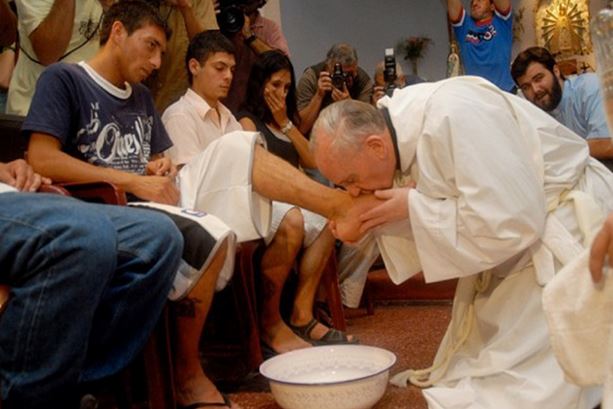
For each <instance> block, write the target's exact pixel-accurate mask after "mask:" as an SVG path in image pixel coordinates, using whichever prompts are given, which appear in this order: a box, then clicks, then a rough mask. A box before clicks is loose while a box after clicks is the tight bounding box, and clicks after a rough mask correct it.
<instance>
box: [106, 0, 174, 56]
mask: <svg viewBox="0 0 613 409" xmlns="http://www.w3.org/2000/svg"><path fill="white" fill-rule="evenodd" d="M116 21H119V22H120V23H121V24H123V26H124V27H125V28H126V30H127V31H128V35H131V34H132V33H133V32H135V31H136V30H138V29H139V28H142V27H144V26H146V25H149V24H151V25H154V26H158V27H159V28H161V29H162V30H163V31H164V34H166V39H168V38H170V34H171V30H170V27H168V24H167V23H166V21H165V20H164V19H163V18H162V17H161V16H160V13H159V11H158V10H157V9H156V8H154V7H152V6H151V5H150V4H149V3H146V2H144V1H142V0H122V1H119V2H117V3H114V4H113V5H112V6H111V7H110V8H109V9H108V10H107V11H106V13H104V17H103V18H102V24H101V26H100V45H104V44H106V42H107V41H108V40H109V37H110V35H111V27H112V26H113V23H114V22H116Z"/></svg>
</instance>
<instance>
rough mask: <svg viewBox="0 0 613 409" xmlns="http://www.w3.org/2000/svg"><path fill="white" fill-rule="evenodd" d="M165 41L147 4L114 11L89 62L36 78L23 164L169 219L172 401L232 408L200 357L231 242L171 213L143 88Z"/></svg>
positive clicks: (161, 137)
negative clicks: (176, 296) (174, 253)
mask: <svg viewBox="0 0 613 409" xmlns="http://www.w3.org/2000/svg"><path fill="white" fill-rule="evenodd" d="M167 37H168V31H167V27H166V24H165V22H164V21H163V20H162V19H161V18H160V16H159V14H158V13H157V11H156V10H155V9H153V8H152V7H151V6H149V5H148V4H147V3H145V2H142V1H123V2H120V3H116V4H114V5H113V6H112V7H111V8H110V9H109V10H108V12H107V13H106V15H105V17H104V20H103V22H102V25H101V30H100V43H101V48H100V50H99V51H98V53H97V54H96V55H95V56H94V57H93V58H92V59H91V60H89V61H87V62H82V63H79V64H78V65H77V64H61V63H60V64H55V65H53V66H50V67H49V68H48V69H47V70H45V72H44V73H43V74H42V76H41V78H40V80H39V82H38V84H37V89H36V92H35V96H34V98H33V101H32V106H31V108H30V111H29V114H28V117H27V118H26V121H25V122H24V126H23V130H24V131H25V132H28V133H30V134H31V139H30V146H29V160H30V163H31V164H32V166H33V167H34V168H35V170H36V171H37V172H40V173H41V174H43V175H45V176H47V177H50V178H52V179H54V180H57V181H63V182H69V181H73V182H78V181H83V182H86V181H93V180H104V181H108V182H112V183H114V184H116V185H118V186H119V187H120V188H122V189H123V190H125V191H126V192H127V193H128V194H129V195H132V196H135V197H137V198H139V199H141V200H146V201H152V202H156V203H146V204H145V203H142V204H141V206H143V205H147V206H150V207H154V208H157V209H158V210H163V211H165V212H166V213H167V214H168V215H169V216H170V217H171V218H172V219H173V221H175V223H176V224H177V226H178V227H179V228H180V229H181V231H182V233H183V235H184V242H185V249H184V253H183V263H182V265H181V272H182V273H183V272H184V271H187V273H186V274H185V276H186V279H185V280H184V281H187V282H182V281H180V280H175V285H176V287H177V288H175V291H181V289H183V290H185V289H184V287H187V290H188V291H189V294H188V295H187V297H186V298H184V299H182V300H181V301H180V302H178V303H175V304H174V307H175V308H173V310H174V315H175V318H176V327H177V332H176V337H177V348H176V350H175V368H174V371H175V379H176V385H177V386H176V389H177V390H176V392H177V394H176V396H177V403H178V404H179V405H180V406H186V405H191V404H195V403H207V404H208V403H212V404H218V406H219V407H237V406H236V405H233V404H231V403H230V402H229V401H228V400H227V398H225V397H223V396H222V395H221V394H220V393H219V391H218V390H217V388H216V387H215V386H214V385H213V383H212V382H211V381H210V380H209V379H208V378H207V377H206V375H205V374H204V372H203V370H202V367H201V365H200V360H199V352H198V344H199V338H200V335H201V333H202V327H203V325H204V321H205V319H206V315H207V313H208V310H209V307H210V304H211V299H212V297H213V293H214V290H215V284H216V282H217V281H218V276H219V274H220V271H221V270H222V269H223V268H224V264H226V268H227V269H228V270H230V268H231V267H232V266H231V262H228V263H226V260H232V259H233V255H232V251H231V250H232V249H231V246H232V245H233V243H234V234H233V233H232V232H231V231H229V229H228V228H227V226H225V225H224V224H223V223H222V222H221V221H219V220H217V219H215V218H214V217H212V216H210V215H205V214H202V213H198V212H187V211H184V210H182V209H178V208H175V207H173V206H171V205H175V204H176V203H177V201H178V199H179V192H178V189H177V187H176V185H175V182H174V177H175V174H176V168H175V167H174V165H173V164H172V162H171V161H170V160H169V159H168V158H163V157H162V156H161V152H162V151H164V150H165V149H167V148H168V147H169V146H170V145H171V142H170V140H169V138H168V135H167V134H166V131H165V130H164V127H163V125H162V123H161V120H160V118H159V116H158V114H157V113H156V111H155V108H154V104H153V100H152V98H151V95H150V94H149V91H148V90H147V89H146V88H145V87H144V86H143V85H141V84H140V82H141V81H142V80H144V79H145V78H146V77H147V76H148V75H149V74H150V73H151V72H152V71H153V70H154V69H156V68H158V67H159V66H160V61H161V55H162V53H163V51H164V49H165V46H166V39H167ZM228 256H229V257H228ZM228 265H229V266H230V267H229V268H228ZM224 271H226V269H224ZM192 275H193V277H192ZM200 275H201V277H202V278H201V279H198V277H199V276H200ZM183 276H184V274H181V275H178V277H179V278H181V277H183ZM179 287H181V288H179ZM171 295H172V294H171Z"/></svg>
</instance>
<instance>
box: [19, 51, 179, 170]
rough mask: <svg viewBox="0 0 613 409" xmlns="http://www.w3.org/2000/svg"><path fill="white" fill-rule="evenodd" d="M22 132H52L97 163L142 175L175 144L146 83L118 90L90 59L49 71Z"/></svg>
mask: <svg viewBox="0 0 613 409" xmlns="http://www.w3.org/2000/svg"><path fill="white" fill-rule="evenodd" d="M22 130H23V131H24V132H28V133H31V132H40V133H45V134H49V135H52V136H54V137H56V138H57V139H58V140H59V141H60V142H61V144H62V150H63V151H64V152H66V153H68V154H69V155H71V156H75V157H77V158H79V159H81V160H84V161H87V162H89V163H91V164H93V165H96V166H103V167H111V168H115V169H118V170H122V171H126V172H131V173H137V174H144V173H145V168H146V166H147V162H149V159H150V158H151V155H153V154H156V153H160V152H163V151H164V150H166V149H168V148H169V147H170V146H171V145H172V142H171V141H170V138H169V137H168V134H167V133H166V130H165V129H164V125H163V124H162V120H161V119H160V116H159V115H158V113H157V111H156V110H155V106H154V104H153V100H152V98H151V95H150V93H149V90H148V89H147V88H146V87H145V86H143V85H140V84H136V85H134V86H128V85H127V86H126V89H120V88H117V87H116V86H114V85H113V84H111V83H110V82H108V81H106V80H105V79H104V78H102V77H101V76H99V75H98V74H97V73H96V72H95V71H94V70H93V69H92V68H91V67H89V66H88V65H87V64H85V63H80V64H67V63H57V64H53V65H51V66H49V67H48V68H47V69H46V70H45V71H43V73H42V74H41V76H40V78H39V80H38V83H37V84H36V91H35V93H34V97H33V99H32V104H31V106H30V110H29V112H28V116H27V118H26V120H25V122H24V124H23V128H22Z"/></svg>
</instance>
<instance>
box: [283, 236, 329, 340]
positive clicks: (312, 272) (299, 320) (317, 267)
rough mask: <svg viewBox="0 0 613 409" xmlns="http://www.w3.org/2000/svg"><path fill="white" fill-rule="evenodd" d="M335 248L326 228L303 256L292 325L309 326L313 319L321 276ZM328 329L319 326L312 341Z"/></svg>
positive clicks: (321, 325) (313, 331) (314, 330)
mask: <svg viewBox="0 0 613 409" xmlns="http://www.w3.org/2000/svg"><path fill="white" fill-rule="evenodd" d="M333 248H334V237H333V236H332V233H331V232H330V230H329V229H328V228H325V229H324V230H323V231H322V232H321V233H320V234H319V236H318V237H317V239H316V240H315V241H314V242H313V244H311V245H310V246H309V247H308V248H307V249H306V250H305V251H304V254H303V255H302V259H301V260H300V269H299V275H298V289H297V291H296V298H295V299H294V308H293V311H292V317H291V323H292V325H294V326H298V327H300V326H304V325H307V324H308V323H309V322H310V321H311V320H312V319H313V302H314V300H315V294H316V292H317V288H318V286H319V281H320V279H321V274H322V272H323V271H324V268H325V267H326V263H327V262H328V258H329V257H330V254H331V253H332V250H333ZM327 331H328V328H327V327H326V326H324V325H323V324H317V325H316V326H315V327H314V328H313V330H312V331H311V333H310V336H311V338H312V339H320V338H321V337H323V336H324V335H325V334H326V332H327Z"/></svg>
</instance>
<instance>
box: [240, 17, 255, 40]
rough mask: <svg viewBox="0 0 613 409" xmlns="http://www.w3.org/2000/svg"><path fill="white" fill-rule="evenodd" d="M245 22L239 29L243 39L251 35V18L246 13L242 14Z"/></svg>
mask: <svg viewBox="0 0 613 409" xmlns="http://www.w3.org/2000/svg"><path fill="white" fill-rule="evenodd" d="M244 16H245V23H244V24H243V28H242V29H241V34H242V35H243V39H245V40H246V39H248V38H249V37H251V36H252V35H253V31H251V19H250V18H249V16H248V15H246V14H244Z"/></svg>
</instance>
